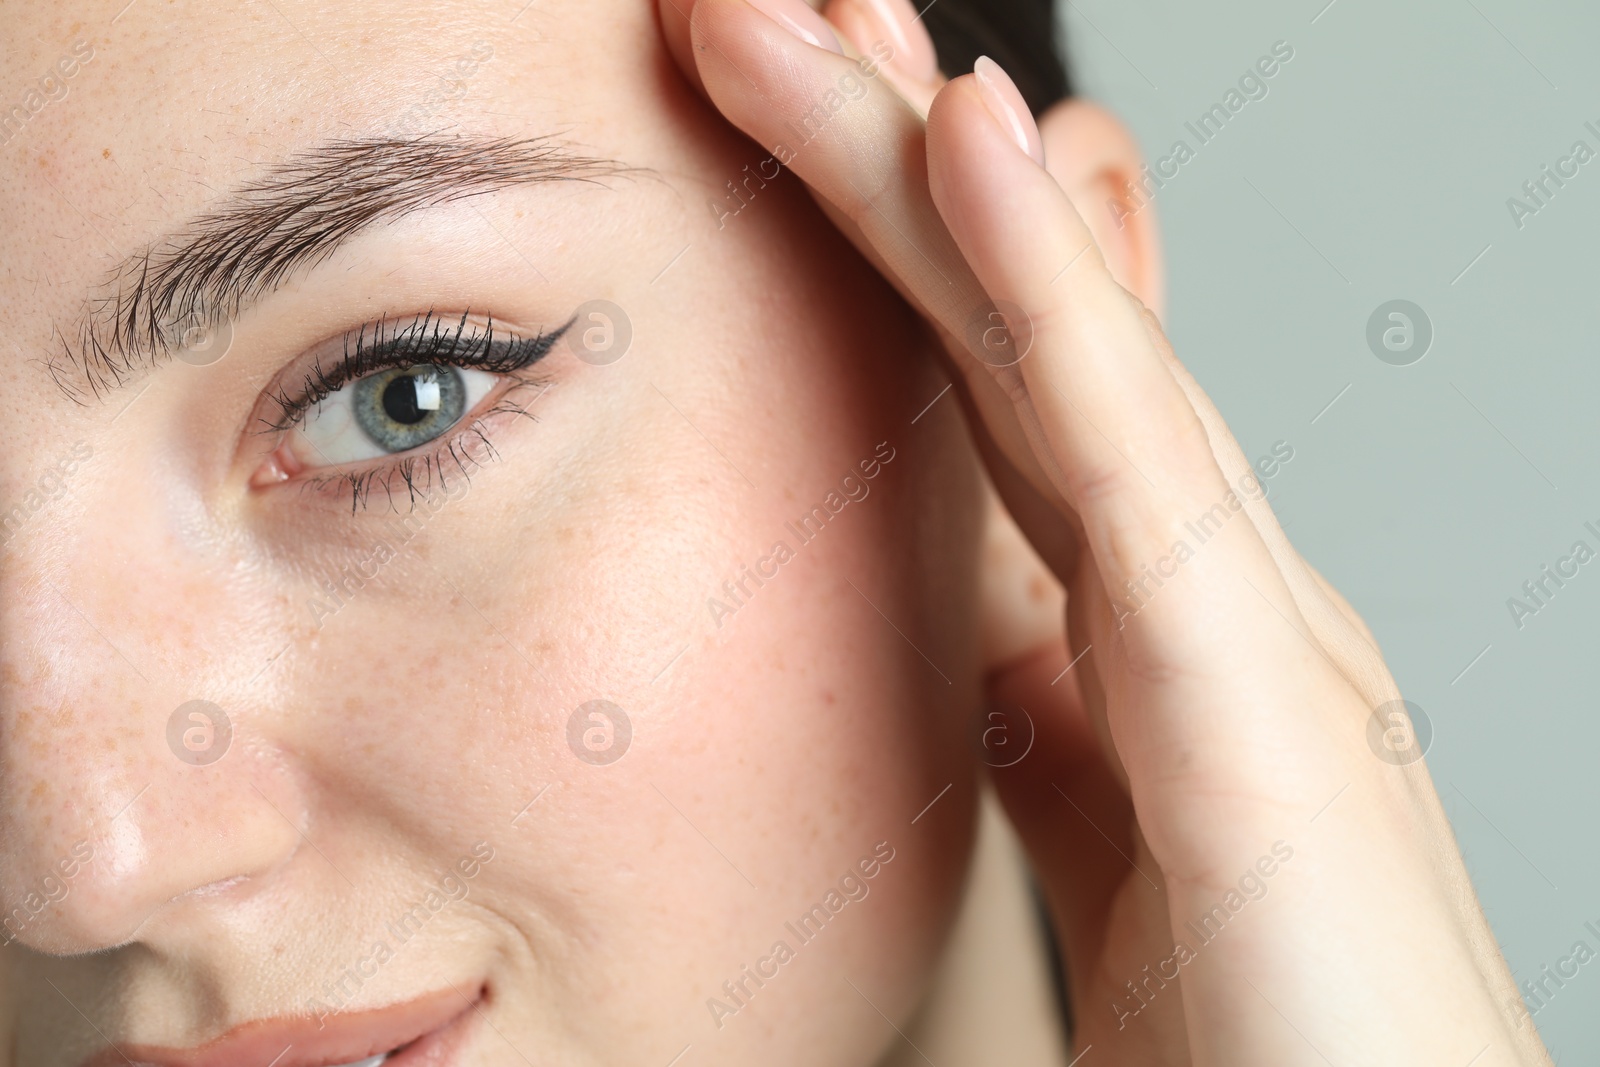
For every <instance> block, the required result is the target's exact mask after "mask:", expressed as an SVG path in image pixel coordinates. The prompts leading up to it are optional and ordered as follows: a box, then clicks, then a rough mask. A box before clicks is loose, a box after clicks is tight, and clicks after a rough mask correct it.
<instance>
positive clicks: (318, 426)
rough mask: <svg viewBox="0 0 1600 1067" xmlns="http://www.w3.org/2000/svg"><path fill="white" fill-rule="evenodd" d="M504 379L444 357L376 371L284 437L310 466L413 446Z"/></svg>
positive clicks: (314, 409)
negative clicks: (437, 361) (438, 361)
mask: <svg viewBox="0 0 1600 1067" xmlns="http://www.w3.org/2000/svg"><path fill="white" fill-rule="evenodd" d="M499 380H500V379H499V376H498V375H495V374H490V373H488V372H486V371H481V370H473V369H470V368H467V367H451V366H447V365H440V364H420V365H417V366H412V367H395V368H390V369H388V370H382V371H377V372H375V373H373V374H368V375H366V376H365V377H362V378H357V379H356V380H355V381H353V382H350V383H348V384H346V385H344V386H341V387H340V388H338V389H336V390H334V391H333V392H331V393H329V394H328V395H327V396H326V397H325V398H324V399H323V400H322V401H321V402H320V403H318V404H314V405H312V406H311V407H310V408H309V409H308V410H307V411H306V413H305V415H304V417H303V418H302V419H301V420H300V422H299V423H298V424H297V425H296V426H295V427H294V428H293V429H292V430H290V431H289V434H288V440H287V441H286V444H287V445H288V447H289V449H290V450H291V452H292V453H293V455H294V458H295V459H296V460H297V461H298V463H299V465H300V466H302V467H306V468H311V467H327V466H334V465H337V464H344V463H359V462H361V461H363V460H369V459H379V458H381V457H383V456H392V455H395V454H396V453H400V452H408V451H410V450H411V449H413V448H417V447H420V446H421V445H425V444H427V443H428V442H429V441H432V440H435V439H436V438H439V437H442V436H444V435H445V434H447V433H449V432H450V431H451V430H453V429H455V428H456V427H457V426H458V425H459V424H460V423H461V421H462V419H463V418H464V417H465V416H466V415H468V414H469V413H470V412H472V411H473V410H474V409H475V408H476V407H477V406H478V404H479V403H480V402H481V401H482V400H483V398H484V397H486V396H488V395H489V393H490V392H491V391H493V389H494V387H495V385H496V384H498V382H499Z"/></svg>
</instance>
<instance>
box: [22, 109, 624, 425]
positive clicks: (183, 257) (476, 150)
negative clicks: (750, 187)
mask: <svg viewBox="0 0 1600 1067" xmlns="http://www.w3.org/2000/svg"><path fill="white" fill-rule="evenodd" d="M630 169H631V168H628V167H625V166H623V165H622V164H619V163H616V162H613V161H610V160H605V159H600V158H596V157H592V156H586V155H583V154H581V153H577V152H574V151H571V150H569V149H568V148H566V147H564V146H562V145H560V144H558V143H557V142H555V141H554V140H552V139H550V138H545V137H536V138H520V139H510V138H505V139H482V138H467V137H461V138H438V137H423V138H417V139H411V140H389V139H359V138H357V139H350V140H338V141H331V142H328V143H325V144H322V145H319V146H317V147H315V148H312V149H310V150H307V151H304V152H300V153H297V154H296V155H294V156H291V157H290V158H288V159H286V160H284V161H282V162H280V163H277V164H274V165H272V166H270V167H269V168H268V170H267V172H266V173H265V174H264V175H263V176H261V177H259V178H255V179H253V180H251V181H249V182H247V183H245V184H244V185H241V186H239V187H238V188H237V189H235V190H234V191H233V192H231V193H229V194H227V195H226V196H224V197H223V198H222V199H221V200H220V201H218V202H216V203H214V204H212V205H211V206H209V207H207V208H206V210H205V211H203V212H202V213H201V214H200V215H198V216H197V217H195V218H194V219H192V220H191V221H190V222H188V223H187V224H186V225H184V226H183V227H182V229H180V230H177V231H175V232H173V233H170V234H167V235H166V236H163V237H160V238H158V239H156V240H155V241H153V242H152V243H150V244H149V245H147V246H146V247H144V248H143V249H141V250H139V251H138V252H136V253H134V254H133V255H130V256H128V257H127V258H126V259H124V260H123V261H122V262H121V263H119V264H118V265H117V266H116V267H115V268H113V269H112V271H111V272H110V275H109V276H108V277H107V279H106V280H105V281H104V282H103V283H102V284H101V285H100V286H99V287H97V289H96V290H95V291H94V292H93V293H92V294H91V295H90V296H89V297H88V298H87V299H86V300H85V304H84V309H83V312H82V314H81V315H80V317H79V318H78V319H77V321H76V322H75V323H73V324H72V325H71V326H70V327H68V328H67V329H66V330H62V329H60V328H59V327H58V328H57V329H56V340H57V344H58V347H57V351H56V353H55V354H54V355H52V357H51V358H50V359H49V360H48V361H47V366H48V368H49V371H50V373H51V375H52V377H54V379H55V381H56V384H57V385H58V386H60V387H61V389H62V391H63V392H65V393H66V394H67V395H68V396H69V397H71V398H73V399H74V400H77V401H78V402H79V403H85V402H87V400H88V398H89V397H90V396H92V397H94V398H102V397H104V396H105V395H107V394H108V393H110V392H112V391H113V390H116V389H119V388H121V387H123V386H125V385H127V384H128V383H129V382H131V381H133V380H134V379H135V378H137V377H139V376H140V374H141V373H142V372H144V371H148V370H149V369H151V368H153V367H155V366H157V365H158V364H159V363H160V361H161V359H162V357H164V356H167V355H170V354H171V353H172V352H173V351H175V350H176V349H177V348H178V347H179V339H180V338H181V337H182V336H183V333H184V331H185V330H186V329H191V328H193V327H196V326H203V327H212V328H214V327H217V326H219V325H221V324H222V323H223V322H226V321H229V320H231V319H232V318H233V317H235V316H236V315H238V314H239V313H240V312H241V311H242V310H243V309H244V308H245V307H246V306H248V305H249V304H250V303H252V302H253V301H255V300H257V299H259V298H260V297H262V296H263V295H265V294H266V293H268V292H270V291H271V290H273V289H274V288H276V287H277V286H279V285H282V284H283V283H284V282H285V281H287V280H288V279H289V278H290V277H291V276H292V275H293V274H294V273H295V272H297V271H301V270H304V269H306V268H308V267H311V266H314V265H315V264H317V263H319V262H321V261H323V260H325V259H327V258H328V257H329V256H331V255H332V254H333V253H334V251H335V250H336V249H337V248H338V247H339V246H340V245H341V244H343V243H344V242H345V241H348V240H349V239H350V238H351V237H353V236H355V235H356V234H357V233H359V232H360V231H362V230H363V229H365V228H367V227H369V226H371V225H373V224H374V223H380V222H388V221H392V220H394V219H396V218H398V217H400V216H402V215H405V214H407V213H409V212H412V211H416V210H418V209H421V208H427V207H433V206H437V205H440V204H446V203H449V202H451V201H454V200H460V199H463V198H465V197H469V196H476V195H479V194H481V193H487V192H493V191H495V190H497V189H503V188H505V187H507V186H513V185H521V184H527V183H535V182H554V181H599V180H600V179H602V178H604V177H607V176H611V175H616V174H620V173H624V172H626V171H628V170H630Z"/></svg>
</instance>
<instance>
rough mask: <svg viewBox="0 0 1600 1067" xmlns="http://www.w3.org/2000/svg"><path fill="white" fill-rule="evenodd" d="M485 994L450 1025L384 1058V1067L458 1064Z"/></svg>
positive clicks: (422, 1066) (441, 1066)
mask: <svg viewBox="0 0 1600 1067" xmlns="http://www.w3.org/2000/svg"><path fill="white" fill-rule="evenodd" d="M482 1006H483V997H482V995H480V996H479V997H478V999H476V1000H474V1001H473V1002H472V1007H470V1008H468V1009H467V1010H466V1011H464V1012H462V1013H461V1014H460V1015H458V1016H456V1017H455V1019H453V1020H452V1021H451V1022H450V1023H449V1024H448V1025H446V1026H443V1027H441V1028H440V1029H438V1030H435V1031H434V1032H433V1033H431V1034H424V1035H423V1036H421V1037H419V1038H417V1039H416V1040H415V1041H413V1042H411V1044H409V1045H407V1046H406V1047H405V1048H404V1049H402V1050H401V1051H399V1052H397V1053H393V1054H391V1055H390V1056H389V1058H388V1059H386V1060H384V1061H383V1067H457V1065H458V1064H459V1063H460V1062H461V1058H462V1050H463V1049H465V1048H466V1047H467V1042H468V1041H470V1040H471V1039H472V1030H473V1027H474V1026H475V1025H476V1023H477V1019H478V1012H480V1011H482V1010H483V1008H482Z"/></svg>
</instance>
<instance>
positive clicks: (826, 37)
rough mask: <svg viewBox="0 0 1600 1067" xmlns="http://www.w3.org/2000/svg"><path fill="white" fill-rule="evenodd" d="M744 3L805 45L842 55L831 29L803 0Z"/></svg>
mask: <svg viewBox="0 0 1600 1067" xmlns="http://www.w3.org/2000/svg"><path fill="white" fill-rule="evenodd" d="M745 2H746V3H748V4H749V5H750V6H751V7H753V8H755V9H756V10H757V11H759V12H761V13H762V14H763V15H765V16H767V18H769V19H771V20H772V21H773V22H776V23H777V24H778V25H780V26H782V27H783V28H784V29H786V30H788V31H789V32H790V33H792V34H794V35H795V36H796V37H798V38H800V39H801V40H802V41H804V42H805V43H806V44H809V45H815V46H816V47H818V48H826V49H827V50H828V51H830V52H834V53H837V54H838V55H841V56H842V55H844V49H843V48H840V47H839V38H837V37H835V36H834V35H833V30H832V28H831V27H829V25H828V23H827V21H826V20H825V19H824V18H823V17H822V16H821V15H819V14H817V13H816V12H815V11H813V10H811V5H810V4H807V3H806V2H805V0H745Z"/></svg>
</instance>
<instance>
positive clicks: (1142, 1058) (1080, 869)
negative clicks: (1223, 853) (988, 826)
mask: <svg viewBox="0 0 1600 1067" xmlns="http://www.w3.org/2000/svg"><path fill="white" fill-rule="evenodd" d="M1070 664H1071V660H1070V659H1069V657H1068V652H1067V649H1066V647H1065V645H1063V644H1060V643H1058V644H1056V645H1055V646H1053V647H1050V648H1047V649H1044V650H1041V651H1040V652H1038V653H1036V654H1035V655H1032V656H1029V657H1027V658H1026V659H1024V660H1022V661H1019V662H1017V663H1015V664H1012V665H1011V666H1010V667H1008V668H1007V669H1006V670H1004V671H1001V672H997V673H996V674H994V675H992V676H991V677H990V678H989V680H988V684H987V686H986V691H987V694H988V699H989V700H990V702H991V706H992V707H995V708H1000V709H1004V710H1005V713H1006V714H1008V715H1010V716H1011V717H1012V718H1013V719H1016V720H1017V724H1016V725H1020V722H1021V716H1020V715H1019V714H1018V713H1017V711H1016V709H1019V708H1021V709H1026V711H1027V714H1028V716H1029V718H1030V719H1031V722H1032V724H1033V729H1034V733H1033V737H1032V741H1033V745H1032V748H1031V749H1030V750H1029V751H1028V754H1027V755H1026V756H1025V757H1023V758H1022V759H1020V760H1018V761H1016V762H1015V763H1012V764H1011V765H1010V766H1005V767H996V768H994V769H993V770H992V772H991V777H992V778H993V781H994V783H995V788H996V792H997V793H998V794H999V796H1000V800H1001V803H1002V804H1003V805H1004V807H1005V810H1006V814H1007V816H1008V817H1009V818H1010V819H1011V821H1012V824H1013V825H1014V826H1015V827H1016V828H1017V835H1018V837H1019V838H1020V839H1021V841H1022V843H1023V847H1024V848H1025V849H1026V851H1027V853H1028V856H1029V861H1030V863H1031V864H1032V866H1033V870H1034V873H1035V874H1036V876H1037V877H1038V879H1039V883H1040V887H1041V890H1042V892H1043V894H1044V898H1045V901H1046V903H1047V904H1048V905H1049V907H1050V914H1051V918H1052V920H1053V922H1054V926H1055V930H1056V934H1057V937H1058V939H1059V941H1060V944H1061V949H1062V955H1063V958H1064V960H1065V962H1066V969H1067V988H1068V990H1069V991H1070V992H1071V994H1072V1000H1073V1004H1074V1009H1075V1024H1076V1026H1075V1033H1074V1042H1075V1047H1077V1048H1083V1047H1085V1046H1086V1045H1091V1044H1093V1045H1099V1046H1100V1047H1101V1048H1102V1049H1103V1052H1102V1053H1101V1054H1102V1055H1103V1054H1106V1053H1110V1054H1111V1055H1112V1061H1111V1062H1126V1063H1174V1064H1175V1063H1187V1062H1189V1060H1188V1056H1187V1051H1188V1039H1187V1035H1186V1031H1185V1026H1184V1018H1183V998H1182V993H1181V991H1180V990H1179V988H1178V983H1177V982H1176V981H1167V980H1164V979H1163V978H1161V976H1159V975H1152V974H1151V973H1150V971H1149V968H1150V966H1151V965H1152V963H1154V962H1156V961H1160V960H1162V959H1164V958H1166V957H1167V956H1169V955H1170V954H1171V952H1172V943H1173V934H1172V928H1171V923H1170V921H1169V919H1168V913H1169V911H1170V903H1169V900H1168V897H1167V892H1166V886H1165V883H1164V880H1163V877H1162V874H1161V869H1160V867H1159V866H1158V865H1157V864H1156V862H1155V860H1154V859H1153V858H1152V857H1151V855H1150V853H1149V849H1148V847H1147V846H1146V845H1145V843H1144V840H1143V837H1142V836H1141V835H1140V834H1139V832H1138V829H1137V826H1136V824H1135V822H1134V818H1133V805H1132V802H1131V801H1130V799H1129V797H1128V794H1127V792H1126V791H1125V790H1124V789H1123V787H1122V785H1121V783H1120V782H1119V780H1118V777H1117V775H1116V774H1114V773H1113V771H1112V769H1111V768H1110V767H1108V766H1107V764H1106V762H1105V760H1104V757H1103V753H1102V750H1101V748H1100V746H1099V744H1098V743H1097V742H1096V740H1095V737H1094V732H1093V728H1092V726H1091V725H1090V723H1089V721H1088V719H1087V717H1086V715H1085V712H1084V707H1083V705H1082V701H1081V698H1080V696H1079V693H1078V686H1077V679H1078V667H1072V669H1071V670H1070V671H1068V670H1067V667H1068V666H1069V665H1070ZM1079 666H1081V663H1080V664H1079ZM1064 672H1065V673H1064ZM1014 730H1015V727H1014ZM1168 977H1169V978H1170V977H1171V976H1170V975H1169V976H1168ZM1129 981H1131V982H1134V983H1136V984H1140V983H1148V985H1145V986H1142V987H1141V993H1140V996H1142V997H1148V998H1149V999H1150V1003H1149V1004H1143V1003H1142V1001H1141V1000H1140V999H1138V998H1137V997H1135V995H1133V994H1131V993H1130V992H1129V990H1128V989H1127V988H1125V987H1124V986H1123V985H1122V983H1124V982H1129ZM1113 1005H1122V1006H1121V1007H1120V1009H1119V1008H1116V1007H1113ZM1131 1014H1136V1015H1137V1016H1138V1019H1137V1025H1136V1026H1135V1025H1131V1024H1130V1023H1129V1016H1130V1015H1131Z"/></svg>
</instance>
